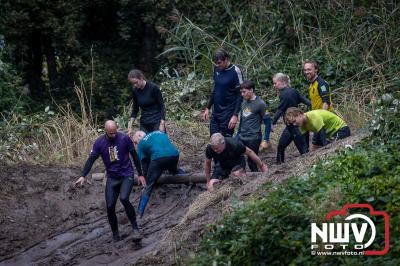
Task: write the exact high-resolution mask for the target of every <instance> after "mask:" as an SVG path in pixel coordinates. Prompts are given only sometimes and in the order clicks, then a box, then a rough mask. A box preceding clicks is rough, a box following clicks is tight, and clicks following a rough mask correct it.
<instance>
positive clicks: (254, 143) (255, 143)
mask: <svg viewBox="0 0 400 266" xmlns="http://www.w3.org/2000/svg"><path fill="white" fill-rule="evenodd" d="M240 141H241V142H242V143H243V144H244V146H246V147H247V148H249V149H250V150H252V151H254V153H255V154H257V155H258V150H259V148H260V144H261V139H252V140H242V139H241V140H240ZM247 165H248V166H249V169H250V171H251V172H258V166H257V164H256V163H255V162H254V161H253V160H252V159H250V157H247Z"/></svg>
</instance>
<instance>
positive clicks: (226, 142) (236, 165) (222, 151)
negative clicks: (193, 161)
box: [204, 133, 268, 191]
mask: <svg viewBox="0 0 400 266" xmlns="http://www.w3.org/2000/svg"><path fill="white" fill-rule="evenodd" d="M245 154H246V155H247V156H248V157H249V158H250V159H251V160H253V161H254V162H255V163H256V165H257V166H258V167H259V168H260V170H261V172H267V171H268V167H267V165H266V164H264V163H263V162H262V161H261V160H260V158H259V157H258V156H257V154H255V153H254V151H252V150H251V149H249V148H247V147H246V146H245V145H243V143H242V142H241V141H240V140H237V139H234V138H231V137H224V136H223V135H222V134H221V133H214V134H212V135H211V140H210V144H208V145H207V148H206V160H205V163H204V172H205V176H206V179H207V189H208V190H209V191H212V190H213V186H214V184H215V183H218V182H219V181H220V180H221V179H224V178H227V177H229V175H230V174H232V175H234V176H238V177H241V176H244V175H245V167H246V161H245V158H244V155H245ZM212 159H214V161H217V162H218V164H217V165H216V166H215V167H214V172H213V173H212V176H211V161H212Z"/></svg>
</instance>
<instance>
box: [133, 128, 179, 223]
mask: <svg viewBox="0 0 400 266" xmlns="http://www.w3.org/2000/svg"><path fill="white" fill-rule="evenodd" d="M133 142H134V144H135V145H136V147H137V151H138V155H139V159H140V162H141V163H142V166H143V171H144V176H145V177H146V179H143V180H141V183H142V185H143V187H144V189H143V191H142V195H141V197H140V201H139V207H138V213H139V215H140V217H142V216H143V214H144V210H145V208H146V205H147V203H148V201H149V199H150V195H151V192H152V191H153V188H154V185H155V184H156V182H157V180H158V179H159V178H160V176H161V174H162V172H163V171H165V170H168V171H169V172H170V173H171V174H182V173H183V170H181V169H179V168H178V161H179V151H178V149H177V148H176V147H175V146H174V145H173V144H172V142H171V140H170V139H169V138H168V135H167V134H166V133H164V132H161V131H153V132H151V133H149V134H147V135H146V133H145V132H143V131H137V132H136V133H135V134H134V135H133Z"/></svg>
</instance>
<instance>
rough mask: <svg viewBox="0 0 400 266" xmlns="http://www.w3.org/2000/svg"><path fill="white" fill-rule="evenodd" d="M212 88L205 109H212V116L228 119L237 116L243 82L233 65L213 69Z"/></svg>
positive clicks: (238, 71) (240, 74)
mask: <svg viewBox="0 0 400 266" xmlns="http://www.w3.org/2000/svg"><path fill="white" fill-rule="evenodd" d="M213 79H214V88H213V91H212V94H211V96H210V99H209V101H208V104H207V108H208V109H210V108H211V107H212V106H214V108H213V115H214V116H215V115H216V116H218V117H221V118H224V119H225V118H226V119H229V118H230V117H231V116H232V115H236V116H238V115H239V112H240V106H241V103H242V96H241V95H240V84H241V83H242V82H243V74H242V72H241V70H240V69H239V68H238V67H237V66H236V65H234V64H230V65H229V66H228V67H227V68H226V69H224V70H220V69H218V68H215V69H214V76H213Z"/></svg>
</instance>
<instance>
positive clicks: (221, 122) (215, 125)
mask: <svg viewBox="0 0 400 266" xmlns="http://www.w3.org/2000/svg"><path fill="white" fill-rule="evenodd" d="M230 119H231V116H230V117H225V118H224V119H219V118H217V117H215V116H213V115H212V116H211V119H210V136H211V135H212V134H214V133H221V134H222V135H223V136H224V137H232V136H233V132H234V131H235V128H232V129H229V127H228V126H229V121H230Z"/></svg>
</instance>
